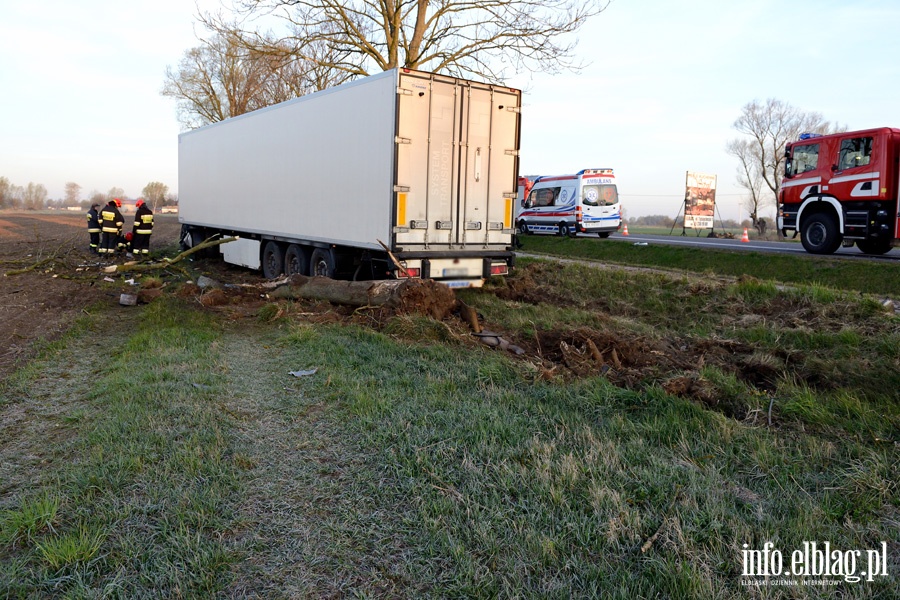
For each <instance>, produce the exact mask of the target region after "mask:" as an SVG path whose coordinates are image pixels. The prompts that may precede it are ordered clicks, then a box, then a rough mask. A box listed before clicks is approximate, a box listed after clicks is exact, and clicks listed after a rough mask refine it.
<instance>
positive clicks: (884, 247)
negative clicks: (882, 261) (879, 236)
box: [856, 240, 891, 254]
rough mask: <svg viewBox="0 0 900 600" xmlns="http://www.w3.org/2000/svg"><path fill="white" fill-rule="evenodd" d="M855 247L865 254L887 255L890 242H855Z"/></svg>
mask: <svg viewBox="0 0 900 600" xmlns="http://www.w3.org/2000/svg"><path fill="white" fill-rule="evenodd" d="M856 247H857V248H859V250H860V252H864V253H866V254H887V253H888V252H890V251H891V241H890V240H856Z"/></svg>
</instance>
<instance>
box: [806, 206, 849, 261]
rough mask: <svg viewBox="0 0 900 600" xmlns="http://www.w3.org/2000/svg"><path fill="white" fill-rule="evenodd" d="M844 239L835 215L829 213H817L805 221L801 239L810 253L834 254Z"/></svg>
mask: <svg viewBox="0 0 900 600" xmlns="http://www.w3.org/2000/svg"><path fill="white" fill-rule="evenodd" d="M842 239H843V236H842V235H841V234H840V233H838V228H837V223H835V222H834V217H832V216H831V215H829V214H827V213H816V214H814V215H812V216H811V217H809V218H808V219H806V220H805V221H804V222H803V239H802V240H801V241H802V242H803V247H804V248H805V249H806V251H807V252H809V253H810V254H834V251H835V250H837V249H838V247H839V246H840V245H841V241H842Z"/></svg>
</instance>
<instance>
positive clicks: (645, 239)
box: [581, 232, 900, 261]
mask: <svg viewBox="0 0 900 600" xmlns="http://www.w3.org/2000/svg"><path fill="white" fill-rule="evenodd" d="M581 236H582V237H594V238H596V237H597V236H596V235H593V236H590V235H584V234H582V235H581ZM609 239H611V240H618V241H623V242H625V241H627V242H631V243H634V244H667V245H671V246H688V247H691V248H707V249H710V248H712V249H719V250H739V251H752V252H774V253H781V254H804V255H806V256H816V255H814V254H809V253H807V252H806V250H804V249H803V246H802V245H801V244H800V243H799V242H765V241H757V240H751V241H749V242H741V241H740V239H733V240H729V239H722V238H707V237H696V235H692V234H688V235H685V236H680V235H647V234H642V233H632V234H630V235H628V236H627V237H626V236H623V235H622V233H621V232H619V233H614V234H612V235H611V236H610V237H609ZM597 241H602V240H600V239H599V238H597ZM832 256H835V257H838V258H847V259H857V260H880V261H884V260H890V261H893V260H900V248H894V249H893V250H891V251H890V252H888V253H887V254H885V255H883V256H870V255H866V254H863V253H862V252H860V251H859V249H858V248H857V247H856V246H853V247H852V248H843V247H842V248H839V249H838V251H837V252H835V253H834V254H833V255H832Z"/></svg>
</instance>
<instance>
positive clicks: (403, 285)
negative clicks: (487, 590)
mask: <svg viewBox="0 0 900 600" xmlns="http://www.w3.org/2000/svg"><path fill="white" fill-rule="evenodd" d="M269 296H270V297H273V298H295V299H296V298H303V299H307V300H326V301H328V302H331V303H333V304H343V305H347V306H384V307H387V308H394V309H397V310H399V311H400V312H407V313H419V314H426V315H430V316H432V317H434V318H435V319H443V318H444V317H446V316H447V315H448V314H450V311H451V310H453V307H454V306H455V305H456V297H455V296H454V294H453V290H451V289H450V288H448V287H447V286H445V285H443V284H440V283H436V282H434V281H432V280H430V279H428V280H422V279H402V280H400V279H388V280H384V281H337V280H334V279H328V278H327V277H305V276H303V275H293V276H291V278H290V280H289V281H288V283H287V284H286V285H282V286H279V287H277V288H275V289H274V290H272V291H271V292H269Z"/></svg>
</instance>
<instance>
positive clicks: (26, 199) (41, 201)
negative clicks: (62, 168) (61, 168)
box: [0, 177, 178, 210]
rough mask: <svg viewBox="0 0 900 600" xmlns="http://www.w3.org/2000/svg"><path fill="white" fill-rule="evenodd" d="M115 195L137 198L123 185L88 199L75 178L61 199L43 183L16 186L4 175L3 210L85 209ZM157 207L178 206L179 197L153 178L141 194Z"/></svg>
mask: <svg viewBox="0 0 900 600" xmlns="http://www.w3.org/2000/svg"><path fill="white" fill-rule="evenodd" d="M114 198H119V199H121V200H136V199H137V198H131V196H128V195H127V194H125V190H123V189H122V188H119V187H114V188H110V190H109V191H108V192H106V193H105V194H104V193H103V192H98V191H96V190H94V191H92V192H91V193H90V195H89V196H88V197H87V198H82V197H81V186H80V185H78V184H77V183H75V182H73V181H69V182H67V183H66V193H65V197H63V198H59V199H51V198H48V195H47V188H46V187H44V185H43V184H40V183H30V182H29V184H28V185H26V186H21V185H15V184H14V183H12V182H11V181H10V180H9V179H7V178H6V177H0V210H2V209H19V210H22V209H24V210H42V209H45V208H68V207H74V206H78V207H81V208H83V209H85V210H87V209H88V208H90V206H91V204H100V205H103V204H106V203H107V202H109V201H110V200H112V199H114ZM138 198H143V199H144V201H146V202H147V203H148V204H150V206H151V207H153V209H154V210H155V209H157V208H161V207H163V206H176V205H177V204H178V197H177V196H176V195H174V194H170V193H169V186H167V185H165V184H163V183H160V182H158V181H151V182H150V183H148V184H147V185H145V186H144V189H143V190H141V195H140V196H138Z"/></svg>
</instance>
